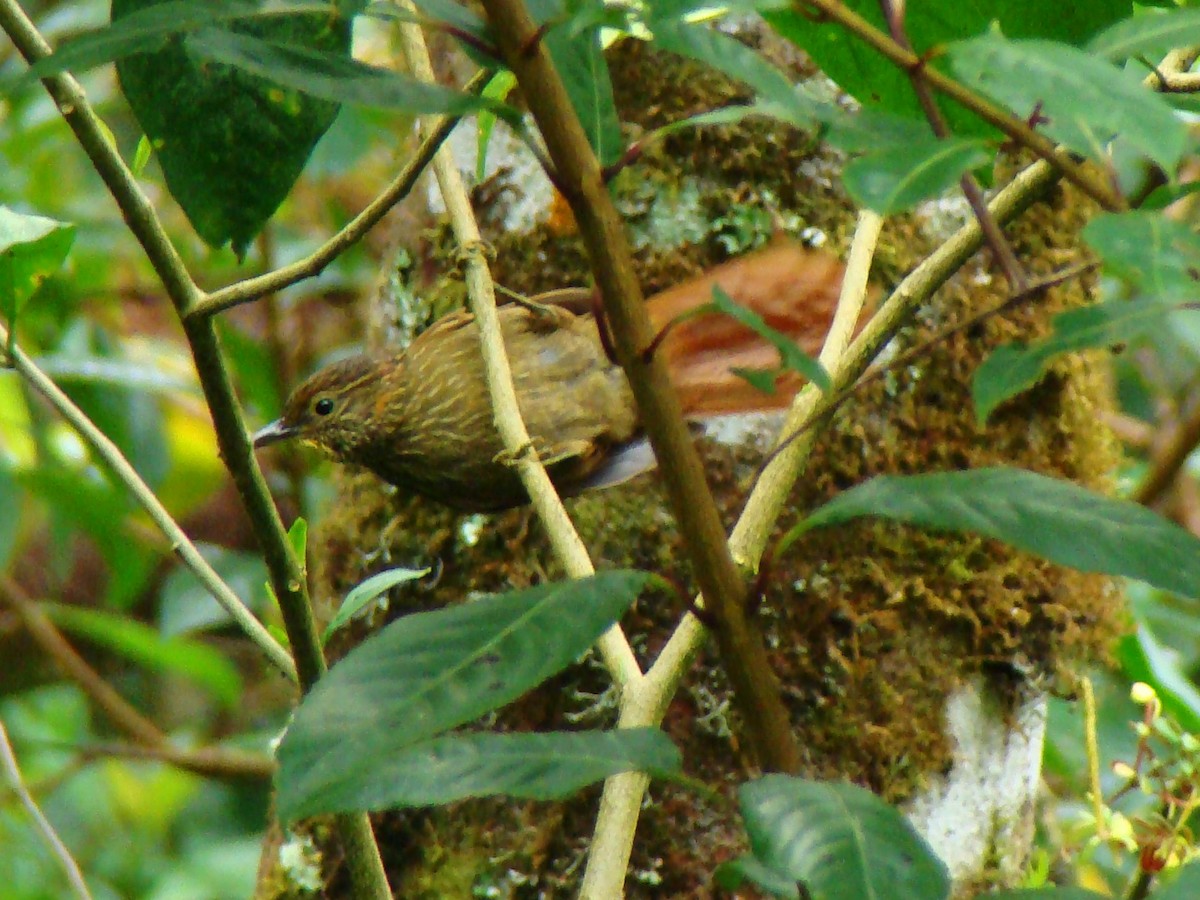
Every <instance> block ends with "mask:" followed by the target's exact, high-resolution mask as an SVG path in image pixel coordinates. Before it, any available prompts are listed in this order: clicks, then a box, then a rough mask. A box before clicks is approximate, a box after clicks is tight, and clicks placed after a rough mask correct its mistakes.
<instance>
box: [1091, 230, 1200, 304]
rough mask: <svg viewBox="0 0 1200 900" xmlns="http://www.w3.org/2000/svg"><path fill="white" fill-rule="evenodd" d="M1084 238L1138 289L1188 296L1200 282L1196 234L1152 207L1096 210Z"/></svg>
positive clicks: (1163, 295) (1199, 249)
mask: <svg viewBox="0 0 1200 900" xmlns="http://www.w3.org/2000/svg"><path fill="white" fill-rule="evenodd" d="M1082 236H1083V239H1084V240H1085V241H1086V242H1087V243H1088V244H1089V245H1090V246H1091V248H1092V249H1093V250H1095V251H1096V252H1097V253H1098V254H1100V256H1102V257H1103V258H1104V264H1105V266H1106V267H1107V268H1108V269H1110V270H1111V271H1112V272H1114V273H1115V274H1117V275H1118V276H1120V277H1121V278H1123V279H1124V280H1126V281H1128V282H1130V283H1132V284H1134V285H1136V286H1137V287H1138V288H1139V289H1140V290H1141V292H1142V293H1144V294H1147V295H1150V296H1153V297H1157V298H1158V299H1159V300H1164V301H1177V300H1183V301H1191V300H1194V299H1195V297H1196V293H1197V289H1198V288H1200V236H1197V235H1196V234H1194V233H1193V232H1192V230H1191V228H1189V227H1188V226H1187V225H1185V224H1183V223H1182V222H1175V221H1173V220H1171V219H1168V218H1167V217H1166V216H1163V215H1161V214H1157V213H1151V212H1138V211H1134V212H1126V213H1101V214H1100V215H1098V216H1096V217H1095V218H1094V219H1092V221H1090V222H1088V224H1087V225H1086V226H1085V227H1084V229H1083V232H1082Z"/></svg>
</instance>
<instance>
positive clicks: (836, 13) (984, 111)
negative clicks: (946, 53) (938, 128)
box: [795, 0, 1126, 211]
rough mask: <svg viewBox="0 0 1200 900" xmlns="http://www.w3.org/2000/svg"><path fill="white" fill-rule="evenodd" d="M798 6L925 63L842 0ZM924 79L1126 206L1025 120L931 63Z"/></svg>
mask: <svg viewBox="0 0 1200 900" xmlns="http://www.w3.org/2000/svg"><path fill="white" fill-rule="evenodd" d="M795 6H796V7H797V9H798V10H799V12H800V13H801V14H804V15H807V14H809V12H810V10H811V9H815V10H817V12H818V14H820V15H821V16H823V17H825V18H827V19H830V20H832V21H834V22H837V23H838V24H839V25H841V26H842V27H843V28H845V29H846V30H847V31H849V32H851V33H852V34H854V35H855V36H856V37H857V38H859V39H860V40H861V41H863V42H864V43H866V44H869V45H870V46H871V47H873V48H875V49H876V50H877V51H879V52H880V53H882V54H883V55H884V56H886V57H887V58H888V59H889V60H891V61H892V62H893V63H895V64H896V65H897V66H899V67H900V68H902V69H904V70H905V71H906V72H907V71H911V70H912V69H914V68H917V67H919V66H923V65H924V62H923V60H922V59H921V57H919V56H917V55H916V54H915V53H913V52H912V51H911V50H907V49H905V48H904V47H901V46H900V45H899V44H897V43H896V42H895V41H894V40H892V39H891V38H890V37H889V36H888V35H886V34H885V33H884V32H882V31H880V30H879V29H878V28H876V27H875V26H874V25H872V24H871V23H870V22H868V21H867V20H866V19H864V18H862V17H861V16H859V15H858V14H857V13H854V12H852V11H851V10H850V9H848V8H847V7H846V6H845V5H843V4H842V3H841V2H840V0H796V3H795ZM925 78H926V79H927V81H928V83H929V85H930V87H932V88H933V89H934V90H936V91H937V92H938V93H941V94H945V95H946V96H947V97H949V98H950V99H951V100H953V101H954V102H955V103H957V104H959V105H960V106H963V107H965V108H966V109H969V110H970V111H971V112H973V113H975V114H976V115H977V116H979V117H980V118H981V119H983V120H984V121H985V122H987V123H988V124H989V125H993V126H995V127H996V128H998V129H999V130H1000V131H1002V132H1004V133H1005V134H1006V135H1008V137H1009V138H1010V139H1011V140H1013V141H1015V142H1016V143H1017V144H1019V145H1020V146H1022V147H1026V148H1028V149H1029V150H1031V151H1032V152H1033V153H1035V154H1037V155H1038V156H1039V157H1041V158H1042V159H1043V160H1044V161H1045V162H1047V163H1048V164H1049V165H1051V166H1053V167H1054V168H1055V169H1057V170H1058V171H1059V172H1060V173H1061V174H1062V176H1063V177H1064V178H1066V179H1067V180H1068V181H1070V182H1071V183H1072V184H1074V185H1075V186H1076V187H1078V188H1079V189H1080V190H1081V191H1083V192H1084V193H1085V194H1087V195H1088V196H1089V197H1091V198H1092V199H1093V200H1095V201H1096V202H1097V203H1099V204H1100V205H1101V206H1102V207H1104V208H1105V209H1107V210H1111V211H1120V210H1123V209H1125V208H1126V203H1125V200H1124V199H1123V198H1122V197H1121V196H1120V195H1119V194H1118V193H1116V192H1115V191H1114V190H1113V188H1112V186H1111V185H1109V184H1108V182H1107V180H1106V179H1104V178H1101V177H1098V176H1097V175H1096V173H1095V171H1094V169H1092V168H1090V167H1088V166H1086V165H1081V164H1079V163H1077V162H1075V160H1074V159H1072V158H1071V155H1070V153H1069V152H1068V151H1066V150H1063V149H1060V148H1059V147H1056V146H1055V144H1054V142H1053V141H1051V140H1050V139H1049V138H1047V137H1045V136H1044V135H1042V134H1039V133H1038V132H1037V131H1035V130H1034V129H1033V128H1031V127H1030V126H1029V125H1028V124H1027V123H1026V122H1023V121H1022V120H1021V119H1018V118H1016V117H1015V116H1012V115H1010V114H1009V113H1006V112H1004V111H1003V110H1001V109H1000V108H999V107H997V106H995V105H994V104H992V103H990V102H989V101H987V100H985V99H983V98H982V97H980V96H979V95H978V94H976V93H974V92H973V91H970V90H968V89H967V88H965V87H963V86H962V85H961V84H959V83H958V82H957V81H955V80H953V79H952V78H949V77H947V76H946V75H943V74H942V73H941V72H939V71H938V70H937V69H934V68H932V67H926V69H925Z"/></svg>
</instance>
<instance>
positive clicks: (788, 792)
mask: <svg viewBox="0 0 1200 900" xmlns="http://www.w3.org/2000/svg"><path fill="white" fill-rule="evenodd" d="M738 799H739V804H740V806H741V809H742V818H743V819H744V820H745V823H746V832H747V834H748V835H749V836H750V846H751V849H752V851H753V853H754V856H755V858H756V859H758V860H759V861H761V862H762V863H763V865H764V866H766V868H768V869H770V870H772V871H773V872H776V873H778V874H779V875H780V876H782V877H783V878H786V879H788V880H790V881H792V882H799V883H803V884H804V886H805V887H806V888H807V889H808V892H809V895H810V896H813V897H820V898H822V900H865V898H870V900H912V898H914V897H921V898H922V900H942V898H945V897H948V896H949V894H950V876H949V874H948V873H947V872H946V867H945V866H944V865H943V864H942V862H941V861H940V860H939V859H938V858H937V857H936V856H935V855H934V854H933V851H932V850H930V849H929V846H928V845H927V844H926V843H925V841H924V840H922V839H921V837H920V835H918V834H917V832H916V830H915V829H913V827H912V825H911V824H910V823H909V821H908V820H907V819H906V818H905V817H904V816H903V815H902V814H901V813H900V811H899V810H897V809H895V808H894V807H892V806H889V805H888V804H887V803H884V802H883V800H881V799H880V798H878V797H876V796H875V795H874V794H872V793H871V792H870V791H868V790H864V789H863V788H860V787H858V786H856V785H852V784H834V783H822V782H818V781H808V780H805V779H801V778H794V777H791V776H787V775H768V776H766V777H765V778H760V779H758V780H756V781H751V782H748V783H746V784H744V785H742V787H741V789H740V790H739V791H738Z"/></svg>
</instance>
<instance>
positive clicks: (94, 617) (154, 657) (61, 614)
mask: <svg viewBox="0 0 1200 900" xmlns="http://www.w3.org/2000/svg"><path fill="white" fill-rule="evenodd" d="M42 608H43V609H44V610H45V611H46V613H47V614H48V615H49V616H50V618H51V619H53V620H54V622H55V623H56V624H57V625H58V626H59V627H61V628H62V629H63V630H65V631H69V632H71V633H72V634H76V635H79V636H81V637H84V638H86V639H87V640H89V641H91V642H92V643H94V644H98V645H100V646H102V647H106V648H107V649H109V650H110V651H112V652H113V653H116V654H117V655H119V656H122V657H124V658H125V659H128V660H130V661H131V662H134V663H136V664H137V665H140V666H145V667H146V668H148V669H151V670H153V671H155V672H168V673H171V674H174V675H181V676H183V677H184V678H186V679H188V680H189V681H191V682H193V683H194V684H196V685H199V686H200V687H202V688H204V689H206V690H207V691H208V692H209V693H210V694H211V695H212V696H213V698H214V699H215V700H217V701H218V702H220V703H221V704H222V705H223V706H225V707H234V706H236V705H237V703H238V701H239V699H240V698H241V693H242V679H241V676H240V675H238V672H237V669H236V668H234V666H233V663H231V662H230V661H229V660H227V659H226V658H225V657H224V656H222V655H221V654H220V653H219V652H218V651H216V650H214V649H213V648H212V647H208V646H206V645H204V644H201V643H198V642H196V641H191V640H187V639H186V638H179V637H173V638H164V637H163V636H162V635H160V634H159V633H158V632H157V631H155V630H154V629H153V628H151V627H150V626H148V625H146V624H144V623H142V622H138V621H137V620H135V619H131V618H129V617H128V616H123V615H118V614H116V613H110V612H106V611H104V610H99V609H82V608H80V607H75V606H64V605H61V604H43V607H42Z"/></svg>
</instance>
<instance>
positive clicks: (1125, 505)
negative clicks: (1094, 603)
mask: <svg viewBox="0 0 1200 900" xmlns="http://www.w3.org/2000/svg"><path fill="white" fill-rule="evenodd" d="M862 516H876V517H879V518H883V519H892V520H894V521H898V522H907V523H909V524H912V525H921V526H924V527H927V528H937V529H942V530H949V531H969V532H974V533H976V534H981V535H984V536H986V537H991V538H996V539H997V540H1001V541H1004V542H1005V543H1008V544H1011V545H1012V546H1014V547H1017V548H1018V549H1021V550H1025V551H1027V552H1029V553H1033V554H1036V555H1037V556H1041V557H1043V558H1045V559H1048V560H1050V561H1051V562H1054V563H1058V564H1059V565H1063V566H1070V567H1071V568H1073V569H1078V570H1080V571H1082V572H1104V573H1107V574H1109V575H1123V576H1125V577H1127V578H1136V579H1139V580H1141V581H1145V582H1148V583H1149V584H1152V585H1154V586H1155V587H1157V588H1161V589H1162V590H1166V591H1174V592H1175V593H1177V594H1183V595H1185V596H1188V597H1200V539H1198V538H1196V537H1195V536H1194V535H1193V534H1191V533H1190V532H1188V531H1185V530H1184V529H1182V528H1180V527H1179V526H1178V525H1176V524H1175V523H1174V522H1171V521H1169V520H1167V519H1164V518H1163V517H1162V516H1160V515H1157V514H1156V513H1153V512H1151V511H1150V510H1148V509H1146V508H1145V507H1144V506H1139V505H1138V504H1136V503H1131V502H1129V501H1128V500H1114V499H1113V498H1111V497H1105V496H1103V495H1102V494H1097V493H1095V492H1093V491H1089V490H1087V489H1086V488H1082V487H1080V486H1079V485H1077V484H1073V483H1072V482H1069V481H1063V480H1062V479H1058V478H1049V477H1047V476H1045V475H1039V474H1037V473H1036V472H1028V471H1025V470H1024V469H1009V468H989V469H972V470H970V471H966V472H936V473H932V474H928V475H907V476H906V475H884V476H880V477H878V478H872V479H871V480H870V481H868V482H865V483H864V484H860V485H858V486H857V487H854V488H851V489H850V490H848V491H844V492H843V493H841V494H838V495H837V496H836V497H834V498H833V499H832V500H831V501H829V502H828V503H826V504H825V505H824V506H822V507H821V508H819V509H818V510H816V512H814V513H813V514H812V515H810V516H809V517H808V518H807V519H806V520H805V521H804V522H802V523H801V524H800V525H799V526H798V528H797V529H796V530H794V531H793V532H792V534H790V535H789V536H788V540H789V542H790V540H791V539H792V538H793V537H795V536H798V535H799V534H800V533H802V531H803V530H807V529H809V528H817V527H821V526H824V525H832V524H835V523H837V522H845V521H848V520H850V519H856V518H859V517H862Z"/></svg>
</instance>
